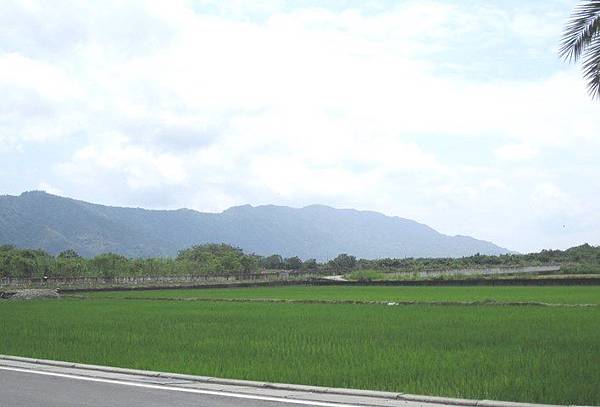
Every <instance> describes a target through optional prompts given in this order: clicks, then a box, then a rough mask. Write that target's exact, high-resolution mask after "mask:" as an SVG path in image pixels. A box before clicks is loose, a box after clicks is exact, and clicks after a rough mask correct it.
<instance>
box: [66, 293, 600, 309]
mask: <svg viewBox="0 0 600 407" xmlns="http://www.w3.org/2000/svg"><path fill="white" fill-rule="evenodd" d="M65 297H67V298H78V299H81V300H127V301H181V302H185V301H190V302H193V301H199V302H254V303H275V304H324V305H335V304H346V305H387V306H394V305H435V306H482V305H487V306H513V307H514V306H533V307H570V308H579V307H583V308H589V307H598V306H600V304H578V303H572V304H569V303H552V302H540V301H496V300H478V301H393V300H389V301H376V300H326V299H285V298H219V297H216V298H208V297H109V296H107V297H90V296H84V295H67V296H65Z"/></svg>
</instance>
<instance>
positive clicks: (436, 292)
mask: <svg viewBox="0 0 600 407" xmlns="http://www.w3.org/2000/svg"><path fill="white" fill-rule="evenodd" d="M84 295H86V296H89V297H94V298H205V299H216V298H235V299H243V298H248V299H285V300H332V301H333V300H356V301H422V302H432V301H454V302H455V301H496V302H526V301H531V302H545V303H552V304H600V286H520V287H519V286H517V287H515V286H494V287H490V286H484V287H478V286H469V287H424V286H419V287H392V286H387V287H372V286H370V287H367V286H288V287H254V288H217V289H191V290H188V289H181V290H144V291H101V292H90V293H84Z"/></svg>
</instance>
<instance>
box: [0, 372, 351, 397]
mask: <svg viewBox="0 0 600 407" xmlns="http://www.w3.org/2000/svg"><path fill="white" fill-rule="evenodd" d="M0 370H10V371H14V372H22V373H32V374H39V375H42V376H55V377H64V378H67V379H75V380H82V381H87V382H100V383H110V384H120V385H123V386H132V387H143V388H145V389H156V390H169V391H179V392H183V393H196V394H208V395H213V396H223V397H233V398H238V399H250V400H262V401H274V402H278V403H288V404H302V405H308V406H319V407H362V406H360V405H357V404H342V403H328V402H324V401H310V400H300V399H298V400H296V399H287V398H283V397H268V396H255V395H251V394H240V393H231V392H226V391H223V392H222V391H214V390H200V389H188V388H184V387H172V386H167V385H162V384H147V383H136V382H126V381H122V380H115V379H101V378H97V377H88V376H77V375H72V374H66V373H55V372H45V371H41V370H31V369H22V368H18V367H6V366H0Z"/></svg>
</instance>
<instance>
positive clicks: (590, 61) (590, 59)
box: [582, 36, 600, 98]
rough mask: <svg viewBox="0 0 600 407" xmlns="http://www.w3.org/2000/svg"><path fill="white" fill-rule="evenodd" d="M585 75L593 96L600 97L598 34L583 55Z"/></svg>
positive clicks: (599, 43)
mask: <svg viewBox="0 0 600 407" xmlns="http://www.w3.org/2000/svg"><path fill="white" fill-rule="evenodd" d="M582 67H583V76H584V77H585V79H587V82H588V83H587V85H588V90H589V92H590V94H591V95H592V97H593V98H600V37H598V36H596V37H594V39H593V40H592V41H591V43H590V44H589V45H588V47H587V48H586V50H585V52H584V56H583V64H582Z"/></svg>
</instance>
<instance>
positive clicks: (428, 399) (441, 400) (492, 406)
mask: <svg viewBox="0 0 600 407" xmlns="http://www.w3.org/2000/svg"><path fill="white" fill-rule="evenodd" d="M3 360H4V361H13V362H21V363H29V364H35V365H42V366H53V367H63V368H71V369H79V370H89V371H97V372H106V373H119V374H126V375H132V376H143V377H157V378H165V379H175V380H185V381H192V382H198V383H210V384H221V385H230V386H239V387H254V388H261V389H272V390H288V391H299V392H308V393H316V394H329V395H340V396H355V397H372V398H379V399H390V400H403V401H409V402H422V403H434V404H440V405H452V406H469V407H561V406H558V405H550V404H538V403H520V402H512V401H510V402H509V401H496V400H475V399H461V398H452V397H439V396H426V395H417V394H407V393H398V392H388V391H378V390H361V389H345V388H334V387H320V386H310V385H302V384H286V383H272V382H262V381H252V380H239V379H225V378H218V377H210V376H196V375H189V374H182V373H168V372H156V371H151V370H140V369H128V368H121V367H110V366H101V365H90V364H83V363H76V362H64V361H56V360H48V359H38V358H27V357H22V356H11V355H2V354H0V362H1V361H3ZM240 393H242V392H240ZM563 407H564V406H563ZM569 407H581V406H576V405H570V406H569Z"/></svg>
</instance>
